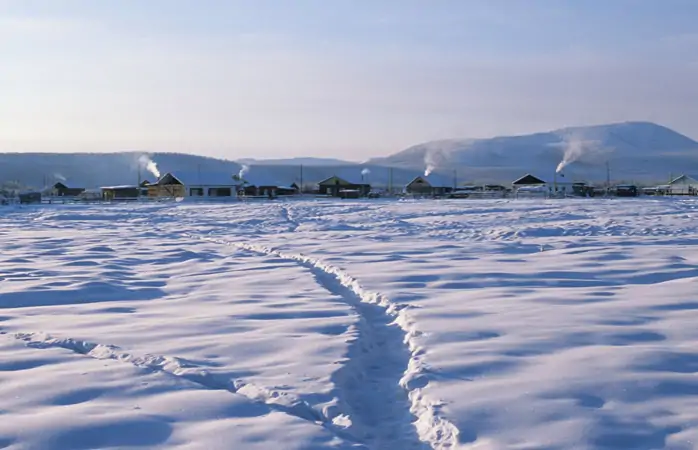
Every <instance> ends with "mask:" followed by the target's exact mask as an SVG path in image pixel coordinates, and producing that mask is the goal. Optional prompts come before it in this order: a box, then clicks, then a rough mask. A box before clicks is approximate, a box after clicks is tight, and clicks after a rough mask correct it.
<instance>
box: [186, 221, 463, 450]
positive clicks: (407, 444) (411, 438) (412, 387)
mask: <svg viewBox="0 0 698 450" xmlns="http://www.w3.org/2000/svg"><path fill="white" fill-rule="evenodd" d="M186 236H187V237H190V238H194V239H199V240H203V241H208V242H213V243H217V244H222V245H228V246H233V247H236V248H238V249H241V250H245V251H248V252H253V253H257V254H262V255H267V256H273V257H276V258H280V259H285V260H289V261H294V262H296V263H298V264H299V265H301V266H303V267H305V268H307V269H308V270H309V271H310V272H311V273H312V274H313V275H314V276H315V278H316V279H317V280H318V282H319V283H320V284H321V285H322V286H324V287H325V288H326V289H327V290H328V291H329V292H331V293H333V294H336V295H340V296H341V297H342V298H343V299H345V301H346V302H347V303H348V304H350V305H351V306H353V307H354V308H355V310H356V312H357V314H358V315H359V321H358V324H357V338H356V339H355V340H354V341H353V342H352V344H351V346H350V348H349V352H348V355H347V356H348V361H347V362H346V363H345V365H344V367H343V368H342V369H340V370H339V371H338V372H336V374H335V381H336V383H337V385H338V390H339V392H338V396H339V399H338V401H339V404H338V405H336V407H334V408H326V409H325V411H323V413H324V414H325V416H326V417H327V420H328V421H334V422H336V423H341V422H340V421H343V420H345V419H346V418H348V419H349V421H350V424H348V425H347V424H346V423H345V426H347V431H349V432H350V433H351V435H352V436H354V437H355V438H357V439H359V440H361V441H362V442H364V443H366V444H367V445H369V447H370V448H375V449H383V448H398V447H399V448H404V449H420V448H425V447H426V448H432V449H452V448H457V446H458V428H457V427H456V426H455V425H453V424H452V423H450V422H449V421H448V420H446V419H445V418H443V417H440V416H439V415H438V413H437V411H438V409H439V407H441V406H443V404H442V403H441V402H438V401H433V400H431V399H428V398H427V397H426V396H425V395H424V394H423V393H422V388H424V387H425V386H426V385H427V384H428V374H429V369H428V367H427V366H426V364H424V363H423V362H422V359H421V357H420V355H421V353H422V349H421V348H420V347H419V344H418V342H417V338H418V337H419V336H420V334H421V333H420V332H419V331H418V330H417V328H416V326H415V323H414V321H413V319H412V318H411V317H410V315H409V313H408V310H409V308H410V306H408V305H403V304H397V303H394V302H392V301H391V300H390V299H388V298H387V297H386V296H384V295H382V294H380V293H377V292H371V291H368V290H366V289H364V288H363V286H362V285H361V284H360V283H359V282H358V281H357V280H356V279H355V278H353V277H352V276H350V275H349V274H347V273H346V272H344V271H343V270H342V269H340V268H338V267H335V266H332V265H330V264H327V263H325V262H323V261H321V260H318V259H314V258H311V257H308V256H305V255H302V254H294V253H285V252H282V251H279V250H276V249H272V248H269V247H265V246H262V245H255V244H248V243H241V242H231V241H226V240H223V239H216V238H212V237H203V236H197V235H191V234H186ZM415 432H416V435H415ZM396 445H397V447H396Z"/></svg>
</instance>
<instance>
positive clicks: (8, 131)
mask: <svg viewBox="0 0 698 450" xmlns="http://www.w3.org/2000/svg"><path fill="white" fill-rule="evenodd" d="M696 19H698V1H695V0H575V1H572V0H220V1H214V0H187V1H184V0H111V1H107V0H103V1H102V0H99V1H97V0H0V151H114V150H149V151H166V150H167V151H183V152H192V153H198V154H205V155H210V156H219V157H226V158H230V159H235V158H242V157H265V158H266V157H290V156H301V155H302V156H323V157H342V158H345V159H353V160H361V159H364V158H367V157H369V156H380V155H386V154H389V153H392V152H395V151H398V150H401V149H403V148H405V147H407V146H410V145H412V144H416V143H419V142H422V141H426V140H432V139H440V138H458V137H463V138H472V137H490V136H494V135H505V134H521V133H528V132H535V131H545V130H549V129H554V128H557V127H561V126H568V125H585V124H596V123H605V122H617V121H626V120H650V121H655V122H658V123H660V124H663V125H666V126H669V127H671V128H674V129H676V130H677V131H679V132H682V133H685V134H687V135H689V136H690V137H693V138H698V21H697V20H696Z"/></svg>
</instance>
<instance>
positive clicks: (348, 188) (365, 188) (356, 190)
mask: <svg viewBox="0 0 698 450" xmlns="http://www.w3.org/2000/svg"><path fill="white" fill-rule="evenodd" d="M318 191H319V194H320V195H327V196H330V197H340V198H358V197H366V196H367V195H368V193H369V192H371V185H370V184H365V183H353V182H350V181H347V180H345V179H343V178H339V177H338V176H336V175H333V176H331V177H329V178H327V179H325V180H322V181H320V182H319V183H318Z"/></svg>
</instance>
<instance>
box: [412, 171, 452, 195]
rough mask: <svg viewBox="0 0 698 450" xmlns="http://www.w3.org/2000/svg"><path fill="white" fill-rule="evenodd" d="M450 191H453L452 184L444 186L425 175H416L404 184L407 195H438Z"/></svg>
mask: <svg viewBox="0 0 698 450" xmlns="http://www.w3.org/2000/svg"><path fill="white" fill-rule="evenodd" d="M450 192H453V186H445V185H444V184H443V183H439V182H438V181H436V180H434V179H433V178H430V177H427V176H425V175H420V176H418V177H416V178H415V179H413V180H412V181H410V182H409V183H407V185H406V186H405V193H406V194H407V195H415V196H430V197H440V196H442V195H446V194H448V193H450Z"/></svg>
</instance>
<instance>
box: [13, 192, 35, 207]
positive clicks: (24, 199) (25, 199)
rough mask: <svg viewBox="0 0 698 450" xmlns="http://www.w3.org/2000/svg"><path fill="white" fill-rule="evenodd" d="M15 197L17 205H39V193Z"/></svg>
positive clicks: (25, 193)
mask: <svg viewBox="0 0 698 450" xmlns="http://www.w3.org/2000/svg"><path fill="white" fill-rule="evenodd" d="M17 197H18V198H19V203H21V204H24V205H28V204H32V203H41V192H22V193H20V194H19V195H18V196H17Z"/></svg>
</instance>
